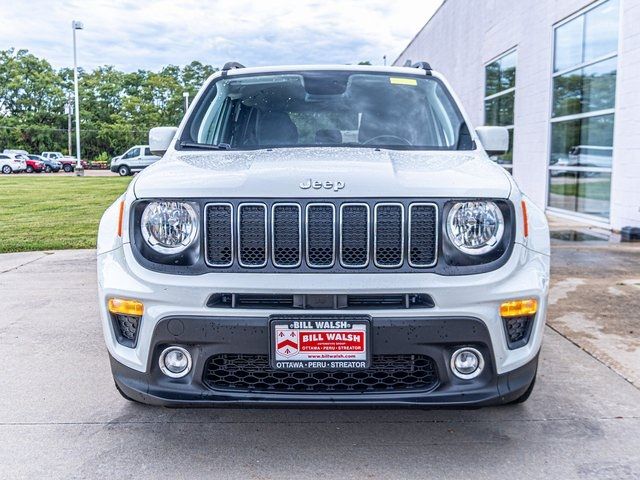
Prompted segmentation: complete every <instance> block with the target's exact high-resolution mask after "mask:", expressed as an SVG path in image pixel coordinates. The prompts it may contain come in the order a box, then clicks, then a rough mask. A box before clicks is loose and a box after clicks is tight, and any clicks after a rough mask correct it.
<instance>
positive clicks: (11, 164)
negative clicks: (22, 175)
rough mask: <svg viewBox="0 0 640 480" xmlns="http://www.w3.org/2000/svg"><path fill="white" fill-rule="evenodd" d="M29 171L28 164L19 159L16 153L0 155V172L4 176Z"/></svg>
mask: <svg viewBox="0 0 640 480" xmlns="http://www.w3.org/2000/svg"><path fill="white" fill-rule="evenodd" d="M26 169H27V162H25V161H24V160H23V159H22V158H20V157H18V156H17V155H16V154H15V153H2V154H0V172H2V173H4V174H9V173H18V172H24V171H25V170H26Z"/></svg>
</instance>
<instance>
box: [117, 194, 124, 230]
mask: <svg viewBox="0 0 640 480" xmlns="http://www.w3.org/2000/svg"><path fill="white" fill-rule="evenodd" d="M123 219H124V200H122V201H121V202H120V210H119V212H118V236H119V237H121V236H122V220H123Z"/></svg>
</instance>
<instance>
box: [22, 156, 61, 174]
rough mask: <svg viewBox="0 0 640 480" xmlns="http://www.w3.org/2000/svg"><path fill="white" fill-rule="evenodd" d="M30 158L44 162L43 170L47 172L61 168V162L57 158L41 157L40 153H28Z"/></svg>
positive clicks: (54, 171)
mask: <svg viewBox="0 0 640 480" xmlns="http://www.w3.org/2000/svg"><path fill="white" fill-rule="evenodd" d="M28 157H29V158H30V159H31V160H38V161H40V162H42V163H43V164H44V171H45V172H47V173H51V172H53V173H57V172H59V171H60V169H61V168H62V164H61V163H60V162H58V161H57V160H51V159H49V158H44V157H41V156H40V155H28Z"/></svg>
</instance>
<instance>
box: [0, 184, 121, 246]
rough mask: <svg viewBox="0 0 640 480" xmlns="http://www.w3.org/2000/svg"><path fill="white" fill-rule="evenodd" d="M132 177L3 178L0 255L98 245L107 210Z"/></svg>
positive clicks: (0, 207)
mask: <svg viewBox="0 0 640 480" xmlns="http://www.w3.org/2000/svg"><path fill="white" fill-rule="evenodd" d="M130 181H131V177H129V178H127V177H125V178H121V177H82V178H79V177H62V176H60V177H56V176H51V175H47V176H37V175H30V176H28V177H27V176H26V175H3V176H0V253H6V252H24V251H29V250H53V249H61V248H94V247H95V246H96V236H97V234H98V223H99V222H100V217H101V216H102V213H103V212H104V211H105V209H106V208H107V207H108V206H109V205H111V203H113V201H114V200H115V199H116V198H117V197H118V196H119V195H120V194H121V193H123V192H124V191H125V189H126V188H127V185H128V184H129V182H130Z"/></svg>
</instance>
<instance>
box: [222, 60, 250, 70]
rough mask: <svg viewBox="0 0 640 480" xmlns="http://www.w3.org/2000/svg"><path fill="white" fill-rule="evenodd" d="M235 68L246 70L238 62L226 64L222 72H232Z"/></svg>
mask: <svg viewBox="0 0 640 480" xmlns="http://www.w3.org/2000/svg"><path fill="white" fill-rule="evenodd" d="M234 68H245V67H244V65H242V64H241V63H238V62H227V63H225V64H224V67H222V71H223V72H226V71H227V70H231V69H234Z"/></svg>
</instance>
